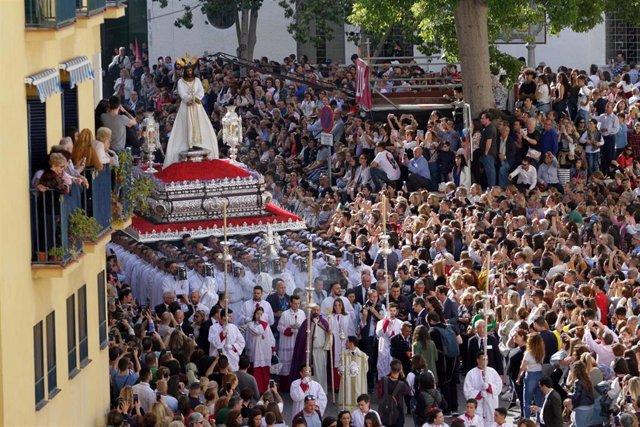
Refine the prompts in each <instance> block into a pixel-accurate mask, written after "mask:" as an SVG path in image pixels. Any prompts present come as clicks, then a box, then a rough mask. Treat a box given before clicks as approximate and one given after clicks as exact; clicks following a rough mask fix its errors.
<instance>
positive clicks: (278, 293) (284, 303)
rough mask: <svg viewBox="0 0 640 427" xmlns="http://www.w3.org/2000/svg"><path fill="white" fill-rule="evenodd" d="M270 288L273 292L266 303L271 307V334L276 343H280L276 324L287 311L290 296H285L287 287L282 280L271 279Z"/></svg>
mask: <svg viewBox="0 0 640 427" xmlns="http://www.w3.org/2000/svg"><path fill="white" fill-rule="evenodd" d="M271 286H272V287H273V290H275V292H273V293H272V294H270V295H269V296H268V297H267V302H268V303H269V305H270V306H271V311H273V317H274V322H273V325H271V332H273V336H274V338H275V339H276V342H277V343H278V342H280V332H278V323H280V317H282V313H284V312H285V311H287V310H289V307H291V304H290V303H289V299H290V298H291V297H290V295H287V285H286V283H285V282H284V280H282V279H280V278H277V279H273V281H272V282H271Z"/></svg>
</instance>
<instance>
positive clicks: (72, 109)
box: [61, 82, 78, 133]
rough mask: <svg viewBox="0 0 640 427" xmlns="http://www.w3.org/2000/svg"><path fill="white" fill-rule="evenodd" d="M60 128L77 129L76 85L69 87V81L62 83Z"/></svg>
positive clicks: (64, 129)
mask: <svg viewBox="0 0 640 427" xmlns="http://www.w3.org/2000/svg"><path fill="white" fill-rule="evenodd" d="M61 99H62V101H61V102H62V130H63V131H65V133H66V129H68V128H70V127H74V128H76V129H78V86H74V87H73V89H71V87H70V84H69V82H67V83H62V96H61Z"/></svg>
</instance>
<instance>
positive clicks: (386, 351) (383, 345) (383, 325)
mask: <svg viewBox="0 0 640 427" xmlns="http://www.w3.org/2000/svg"><path fill="white" fill-rule="evenodd" d="M401 329H402V320H400V319H393V320H391V319H387V318H385V319H382V320H380V321H378V323H377V324H376V336H377V337H378V364H377V368H378V381H380V380H381V379H382V378H384V377H386V376H387V375H389V372H391V366H390V364H391V338H393V337H394V336H396V335H398V334H399V333H400V330H401Z"/></svg>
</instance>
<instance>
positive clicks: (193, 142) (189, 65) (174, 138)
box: [164, 55, 218, 168]
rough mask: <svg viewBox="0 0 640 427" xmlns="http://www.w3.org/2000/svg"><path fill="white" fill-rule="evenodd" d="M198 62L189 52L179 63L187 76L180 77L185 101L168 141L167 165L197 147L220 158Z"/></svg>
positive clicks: (179, 85)
mask: <svg viewBox="0 0 640 427" xmlns="http://www.w3.org/2000/svg"><path fill="white" fill-rule="evenodd" d="M197 63H198V58H196V57H193V58H191V57H189V55H186V56H185V58H181V59H179V60H178V65H180V66H182V67H184V76H183V77H182V78H181V79H180V80H178V95H179V96H180V99H181V100H182V101H181V102H180V108H179V109H178V114H177V115H176V119H175V121H174V124H173V129H172V131H171V136H170V137H169V142H168V143H167V152H166V155H165V158H164V167H165V168H166V167H167V166H169V165H171V164H172V163H175V162H177V161H178V160H179V155H180V153H181V152H182V151H187V150H192V149H194V148H204V149H207V150H209V151H210V153H209V156H208V158H209V159H217V158H218V140H217V138H216V134H215V131H214V130H213V126H212V125H211V121H210V120H209V117H208V116H207V112H206V111H205V109H204V107H203V106H202V98H204V88H203V87H202V82H201V81H200V79H199V78H197V77H196V76H195V74H194V73H195V71H194V68H195V66H196V64H197Z"/></svg>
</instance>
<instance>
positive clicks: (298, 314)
mask: <svg viewBox="0 0 640 427" xmlns="http://www.w3.org/2000/svg"><path fill="white" fill-rule="evenodd" d="M306 318H307V316H306V314H305V313H304V311H302V310H300V297H299V296H296V295H294V296H292V297H291V308H289V309H288V310H285V311H284V312H283V313H282V316H280V321H279V322H278V332H280V343H279V346H278V358H279V359H280V376H281V377H288V376H289V375H290V374H291V360H292V358H293V349H294V348H295V346H296V338H297V337H298V331H299V330H300V327H301V326H302V322H304V320H305V319H306ZM298 368H299V367H294V369H298ZM282 382H283V380H282V379H281V380H280V383H282Z"/></svg>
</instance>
